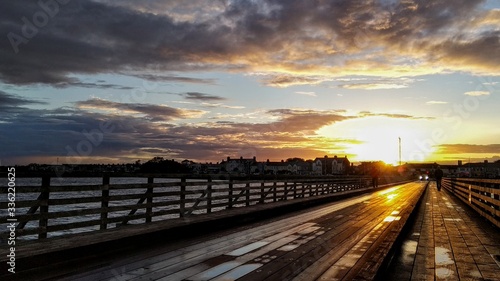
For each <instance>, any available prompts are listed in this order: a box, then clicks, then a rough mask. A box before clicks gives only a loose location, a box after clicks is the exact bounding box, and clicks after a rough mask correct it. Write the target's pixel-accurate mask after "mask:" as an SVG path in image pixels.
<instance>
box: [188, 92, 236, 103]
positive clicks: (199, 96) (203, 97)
mask: <svg viewBox="0 0 500 281" xmlns="http://www.w3.org/2000/svg"><path fill="white" fill-rule="evenodd" d="M181 95H182V96H184V97H185V98H186V99H187V100H198V101H221V100H225V99H226V98H223V97H219V96H214V95H209V94H204V93H198V92H188V93H184V94H181Z"/></svg>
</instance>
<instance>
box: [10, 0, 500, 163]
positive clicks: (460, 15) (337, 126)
mask: <svg viewBox="0 0 500 281" xmlns="http://www.w3.org/2000/svg"><path fill="white" fill-rule="evenodd" d="M0 34H1V40H0V132H1V133H0V165H15V164H29V163H45V164H56V163H58V164H81V163H132V162H135V161H136V160H141V161H147V160H149V159H151V158H153V157H156V156H158V157H164V158H165V159H175V160H178V161H181V160H184V159H189V160H192V161H195V162H213V163H216V162H220V161H222V160H223V159H226V157H244V158H251V157H254V156H255V157H256V158H257V160H259V161H265V160H267V159H269V160H271V161H280V160H286V159H287V158H292V157H300V158H304V159H314V158H316V157H323V156H324V155H329V156H333V155H338V156H341V157H344V156H347V157H348V158H349V159H350V160H351V161H352V162H360V161H377V160H382V161H385V162H386V163H390V164H396V163H398V161H399V160H401V161H402V162H403V163H405V162H422V161H425V162H429V161H430V162H438V163H457V160H463V161H465V162H468V161H472V162H474V161H483V160H489V161H496V160H499V159H500V126H499V122H498V121H499V119H500V1H498V0H484V1H483V0H454V1H449V0H435V1H424V0H399V1H398V0H366V1H362V0H314V1H311V0H239V1H238V0H220V1H216V0H214V1H201V0H169V1H160V0H150V1H132V0H122V1H108V0H45V1H1V2H0ZM400 151H401V153H400Z"/></svg>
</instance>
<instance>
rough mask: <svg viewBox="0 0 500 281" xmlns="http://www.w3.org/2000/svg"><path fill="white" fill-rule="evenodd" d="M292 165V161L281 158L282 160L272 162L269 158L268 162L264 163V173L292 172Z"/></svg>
mask: <svg viewBox="0 0 500 281" xmlns="http://www.w3.org/2000/svg"><path fill="white" fill-rule="evenodd" d="M292 170H293V168H292V166H290V163H288V162H285V161H283V160H281V162H271V161H269V159H267V161H266V163H264V173H265V174H272V175H279V174H291V173H292Z"/></svg>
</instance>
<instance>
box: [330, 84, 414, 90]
mask: <svg viewBox="0 0 500 281" xmlns="http://www.w3.org/2000/svg"><path fill="white" fill-rule="evenodd" d="M339 87H340V88H344V89H351V90H352V89H363V90H382V89H403V88H408V85H401V84H383V83H378V84H373V83H356V84H343V85H340V86H339Z"/></svg>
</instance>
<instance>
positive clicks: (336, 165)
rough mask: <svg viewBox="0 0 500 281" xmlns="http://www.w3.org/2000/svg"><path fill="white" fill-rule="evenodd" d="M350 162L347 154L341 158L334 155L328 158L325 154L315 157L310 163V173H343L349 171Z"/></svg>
mask: <svg viewBox="0 0 500 281" xmlns="http://www.w3.org/2000/svg"><path fill="white" fill-rule="evenodd" d="M350 166H351V162H350V161H349V159H347V156H345V157H343V158H339V157H337V155H335V156H334V157H333V158H329V157H328V155H325V157H323V158H319V157H318V158H316V159H314V161H313V163H312V173H313V174H316V175H345V174H348V173H349V170H350Z"/></svg>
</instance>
